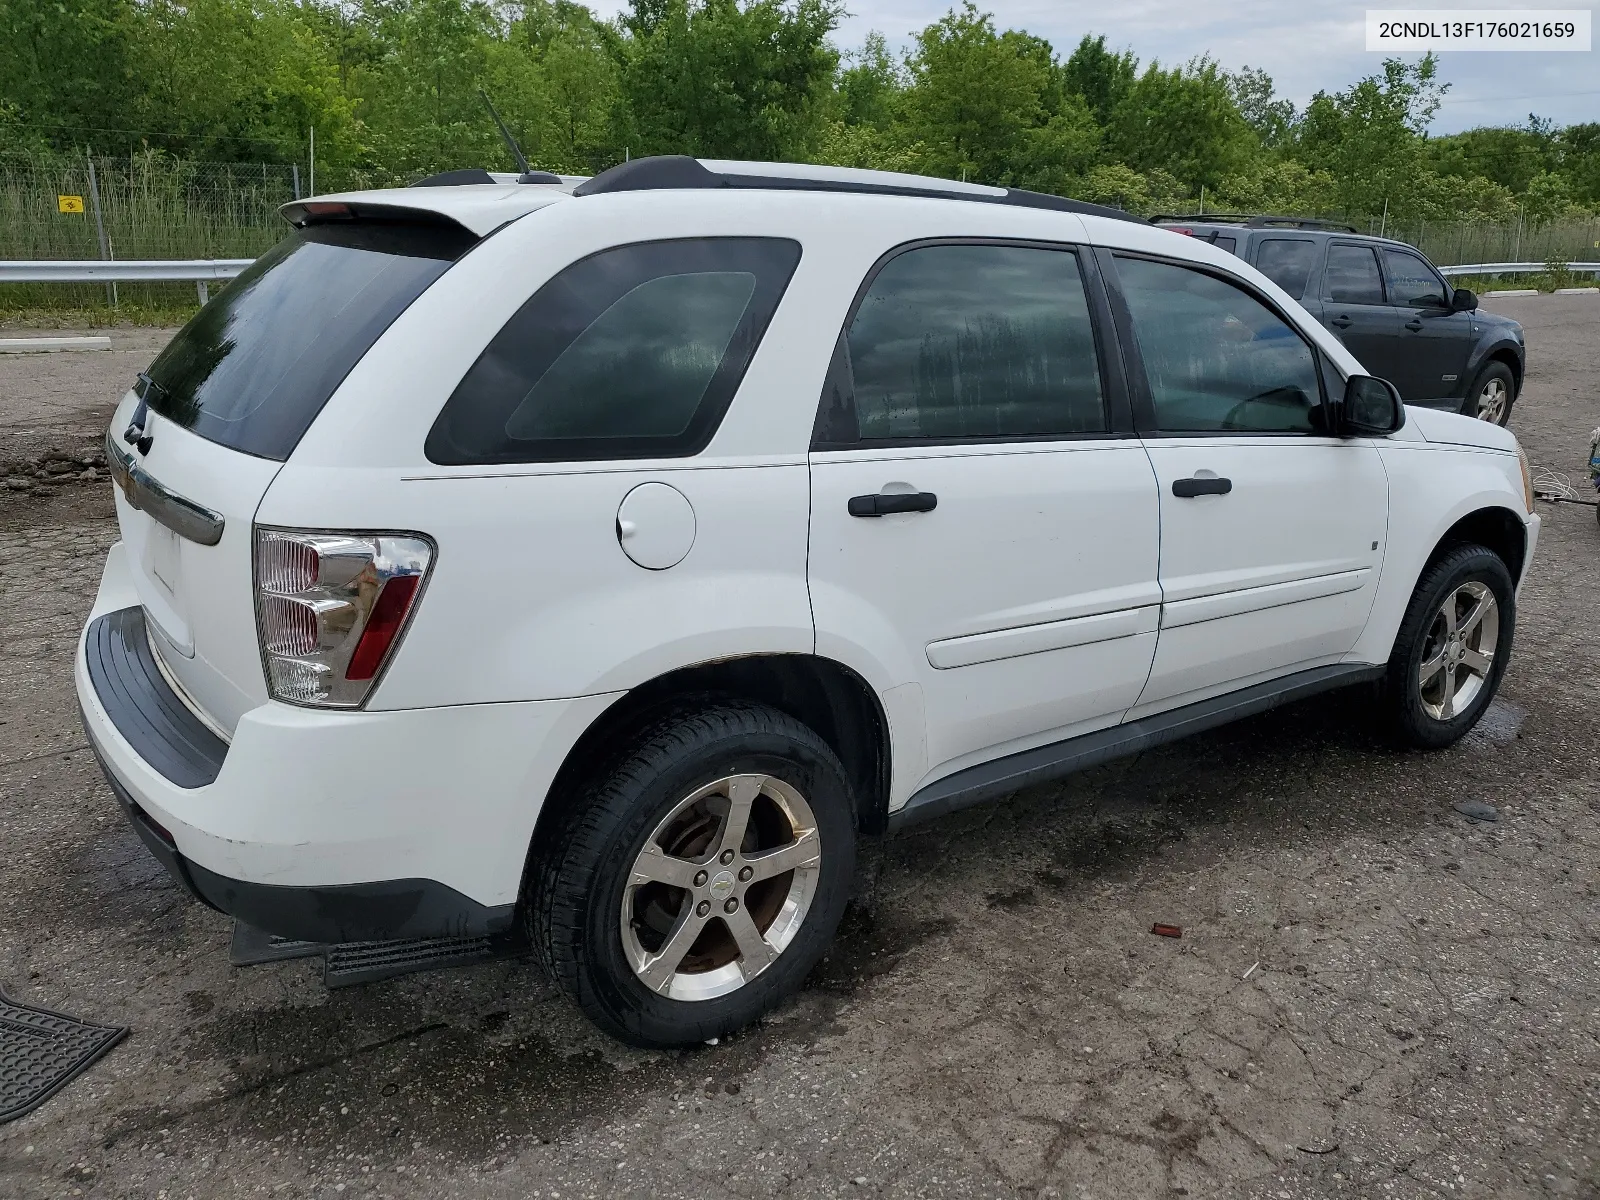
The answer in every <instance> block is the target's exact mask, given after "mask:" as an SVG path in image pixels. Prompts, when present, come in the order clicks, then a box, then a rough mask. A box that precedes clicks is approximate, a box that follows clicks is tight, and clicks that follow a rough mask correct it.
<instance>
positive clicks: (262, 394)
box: [142, 222, 475, 462]
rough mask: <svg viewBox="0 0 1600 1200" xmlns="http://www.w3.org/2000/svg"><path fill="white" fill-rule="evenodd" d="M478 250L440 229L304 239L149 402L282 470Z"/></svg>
mask: <svg viewBox="0 0 1600 1200" xmlns="http://www.w3.org/2000/svg"><path fill="white" fill-rule="evenodd" d="M474 241H475V239H474V238H473V236H472V235H471V234H469V233H468V232H467V231H466V230H464V229H460V228H458V227H455V226H440V225H423V224H407V223H392V222H384V223H359V222H356V223H348V224H338V225H313V226H310V227H308V228H306V229H302V230H298V231H296V232H295V233H294V234H292V235H291V236H289V237H287V238H285V239H284V240H283V241H281V242H279V243H278V244H277V245H276V246H274V247H273V248H272V249H271V250H269V251H268V252H267V253H266V254H264V255H262V256H261V257H260V258H258V259H257V260H256V261H255V262H254V263H252V264H251V265H250V268H249V269H248V270H247V271H245V272H244V274H242V275H240V276H239V277H238V278H237V279H236V280H234V281H233V283H231V284H230V285H229V286H228V287H227V288H226V289H225V290H224V291H223V293H222V294H221V295H220V296H218V297H217V298H216V299H215V300H213V301H212V302H211V303H210V304H207V305H206V306H205V307H204V308H202V309H201V310H200V312H199V314H198V315H197V316H196V317H195V318H194V319H193V320H192V321H190V322H189V323H188V324H187V325H185V326H184V327H183V328H182V329H181V330H179V332H178V335H177V336H176V337H175V338H173V339H172V341H171V342H170V343H168V345H167V348H166V349H165V350H163V351H162V352H161V355H160V357H158V358H157V359H156V361H155V362H154V363H153V364H152V365H151V367H150V370H149V371H148V372H147V373H146V376H145V379H144V382H143V383H142V387H143V392H144V398H145V400H146V401H147V402H148V403H149V405H150V407H151V408H153V409H154V410H155V411H156V412H158V413H160V414H161V415H162V416H164V417H166V418H167V419H168V420H170V421H174V422H176V423H177V424H179V425H182V426H184V427H185V428H187V429H191V430H193V431H194V432H195V433H197V434H199V435H200V436H201V437H203V438H206V439H207V440H209V441H213V442H218V443H220V444H221V445H224V446H228V447H231V448H232V449H235V450H241V451H243V452H244V453H246V454H253V455H255V456H257V457H259V458H270V459H276V460H278V461H280V462H281V461H283V460H284V459H286V458H288V457H289V454H290V453H291V452H292V451H293V450H294V448H295V445H296V444H297V443H298V442H299V441H300V438H301V436H302V435H303V434H304V433H305V431H306V430H307V429H308V428H310V426H311V422H312V421H313V420H315V419H316V416H317V414H318V413H319V412H321V411H322V406H323V405H324V404H326V403H327V401H328V397H329V396H331V395H333V392H334V389H336V388H337V387H338V386H339V384H340V383H341V382H342V381H343V379H344V377H345V376H346V375H347V374H349V372H350V369H351V368H352V367H354V366H355V365H356V363H357V362H358V361H360V359H361V356H362V355H363V354H365V353H366V352H367V351H368V350H369V349H370V348H371V346H372V344H373V342H375V341H377V340H378V337H379V335H380V334H382V333H383V331H384V330H385V329H387V328H388V327H389V325H390V323H391V322H393V321H394V319H395V318H396V317H398V316H399V315H400V314H401V313H402V312H404V311H405V310H406V308H407V307H408V306H409V305H410V304H411V302H412V301H413V300H415V299H416V298H417V297H418V296H420V295H421V294H422V293H423V291H424V290H426V288H427V287H428V285H429V284H431V283H432V282H433V281H434V280H435V279H437V278H439V276H440V275H442V274H444V272H445V271H446V270H447V269H448V268H449V266H450V264H451V263H452V262H454V261H455V259H456V258H458V257H459V256H460V255H461V254H462V253H464V252H465V251H466V250H467V248H468V247H470V246H471V245H472V244H473V242H474Z"/></svg>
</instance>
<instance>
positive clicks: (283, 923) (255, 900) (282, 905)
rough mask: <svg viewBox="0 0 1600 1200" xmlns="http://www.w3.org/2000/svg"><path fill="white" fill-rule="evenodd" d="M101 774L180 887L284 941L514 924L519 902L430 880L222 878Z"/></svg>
mask: <svg viewBox="0 0 1600 1200" xmlns="http://www.w3.org/2000/svg"><path fill="white" fill-rule="evenodd" d="M90 745H91V747H94V751H95V757H96V758H99V757H100V750H99V747H97V746H94V740H93V739H92V738H91V739H90ZM100 769H101V770H102V771H103V772H104V773H105V777H106V782H107V783H109V784H110V785H111V790H112V791H113V792H114V793H115V794H116V797H117V803H119V804H120V805H121V806H122V811H123V812H124V813H126V814H127V817H128V820H129V822H130V823H131V824H132V825H133V828H134V830H135V832H137V833H138V835H139V840H140V841H142V842H144V844H145V846H146V847H147V848H148V849H149V851H150V853H151V854H152V855H154V856H155V859H156V861H157V862H159V863H160V864H161V865H162V866H163V867H165V868H166V871H167V874H169V875H171V876H172V878H173V879H174V880H175V881H176V882H177V884H178V886H179V887H181V888H183V890H184V891H186V892H188V893H189V894H190V895H191V896H193V897H194V898H195V899H196V900H199V901H200V902H201V903H203V904H207V905H209V906H210V907H212V908H214V909H216V910H217V911H219V912H224V913H227V914H228V915H229V916H233V917H237V918H238V919H239V920H241V921H243V922H244V923H245V924H246V925H253V926H255V927H256V928H257V929H261V930H265V931H266V932H267V933H275V934H277V935H278V936H279V937H284V938H293V939H295V940H298V941H306V942H322V943H328V944H332V943H343V942H381V941H391V940H395V939H399V938H429V937H475V936H478V935H481V934H491V933H503V932H505V931H507V930H509V929H510V928H511V926H512V918H513V915H514V914H515V912H516V906H515V905H513V904H503V905H493V906H491V905H484V904H479V903H478V902H477V901H476V900H473V899H471V898H470V897H467V896H463V895H462V894H461V893H460V892H458V891H456V890H455V889H454V888H452V887H448V886H446V885H445V884H442V883H439V882H437V881H436V880H432V879H388V880H383V881H381V882H378V883H347V884H330V885H328V886H325V887H285V886H281V885H277V884H270V883H247V882H245V881H244V880H240V879H229V878H228V877H227V876H225V875H218V874H217V873H216V872H215V871H209V870H207V869H206V868H205V867H202V866H201V865H200V864H199V863H197V862H194V861H192V860H191V859H187V858H185V857H184V856H183V855H182V854H180V853H179V852H178V847H177V845H176V843H174V842H173V840H172V838H171V835H169V834H168V833H167V831H166V830H164V829H162V828H161V827H160V826H159V825H157V824H156V822H155V821H154V820H152V819H151V817H150V815H149V814H148V813H146V812H145V811H144V809H142V808H140V807H139V804H138V802H137V801H136V800H134V798H133V796H132V795H131V794H130V793H129V792H128V789H127V788H126V787H124V786H123V784H122V781H121V780H119V779H118V778H117V777H116V776H115V775H114V774H112V773H111V770H110V768H109V767H107V766H106V763H105V760H104V759H103V758H101V759H100Z"/></svg>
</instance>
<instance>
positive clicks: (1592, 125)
mask: <svg viewBox="0 0 1600 1200" xmlns="http://www.w3.org/2000/svg"><path fill="white" fill-rule="evenodd" d="M1558 144H1559V146H1560V150H1561V171H1562V174H1564V175H1565V176H1566V177H1567V178H1568V179H1569V180H1571V181H1572V195H1573V198H1574V199H1576V200H1578V201H1579V202H1581V203H1587V204H1592V205H1597V206H1600V123H1596V122H1592V121H1591V122H1589V123H1588V124H1584V125H1568V126H1567V127H1566V128H1565V129H1563V130H1562V131H1561V136H1560V138H1559V143H1558Z"/></svg>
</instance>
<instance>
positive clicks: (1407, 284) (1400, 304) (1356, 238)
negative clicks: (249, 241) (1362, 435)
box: [1155, 215, 1524, 425]
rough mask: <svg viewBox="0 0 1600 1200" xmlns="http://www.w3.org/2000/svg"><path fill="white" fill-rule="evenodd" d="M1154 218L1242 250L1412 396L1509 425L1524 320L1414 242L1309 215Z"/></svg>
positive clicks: (1412, 400) (1413, 400)
mask: <svg viewBox="0 0 1600 1200" xmlns="http://www.w3.org/2000/svg"><path fill="white" fill-rule="evenodd" d="M1155 222H1156V223H1157V224H1158V225H1162V226H1164V227H1165V228H1168V229H1171V230H1172V231H1173V232H1174V233H1186V234H1189V235H1190V236H1191V237H1196V238H1199V239H1201V240H1202V241H1207V242H1210V243H1211V244H1212V245H1214V246H1216V247H1217V248H1219V249H1222V250H1227V251H1229V252H1230V253H1232V254H1237V255H1238V256H1239V257H1240V258H1242V259H1244V260H1245V261H1246V262H1247V263H1250V264H1251V265H1252V266H1254V267H1255V268H1256V269H1257V270H1258V271H1260V272H1261V273H1262V274H1263V275H1265V276H1266V277H1267V278H1268V279H1271V280H1272V281H1273V282H1274V283H1276V284H1277V285H1278V286H1279V287H1281V288H1282V289H1283V290H1284V291H1286V292H1288V293H1289V295H1291V296H1293V297H1294V298H1295V299H1296V300H1298V301H1300V303H1301V304H1302V305H1304V306H1305V308H1306V309H1307V311H1309V312H1310V313H1311V315H1312V316H1314V317H1316V318H1317V319H1318V320H1319V321H1321V322H1322V323H1323V324H1324V325H1326V326H1327V327H1328V328H1329V329H1331V330H1332V331H1333V332H1334V334H1335V335H1337V336H1338V338H1339V339H1340V340H1341V341H1343V342H1344V344H1345V345H1346V346H1348V347H1350V352H1351V353H1352V354H1354V355H1355V356H1356V357H1357V358H1358V359H1360V360H1361V365H1362V366H1364V367H1366V369H1367V370H1368V371H1370V372H1371V373H1372V374H1374V375H1377V376H1380V377H1381V378H1384V379H1387V380H1388V381H1389V382H1390V383H1392V384H1394V385H1395V387H1397V388H1399V389H1400V395H1401V396H1402V397H1403V398H1404V399H1405V401H1406V403H1408V404H1426V405H1429V406H1431V407H1434V408H1448V409H1450V410H1452V411H1454V412H1462V413H1466V414H1467V415H1468V416H1475V417H1479V418H1481V419H1483V420H1485V421H1492V422H1494V423H1495V424H1496V425H1504V424H1505V423H1506V421H1507V420H1509V419H1510V416H1511V405H1512V404H1513V403H1514V402H1515V400H1516V398H1517V393H1518V392H1519V391H1521V389H1522V375H1523V360H1524V347H1523V340H1522V326H1521V325H1519V324H1517V322H1515V321H1513V320H1511V319H1509V318H1507V317H1499V316H1495V315H1494V314H1492V313H1485V312H1480V311H1479V310H1478V298H1477V296H1475V295H1473V294H1472V292H1470V291H1468V290H1467V289H1466V288H1457V287H1452V286H1451V285H1450V283H1449V281H1448V280H1446V279H1445V277H1444V276H1443V275H1441V274H1439V272H1438V270H1437V269H1435V267H1434V266H1433V264H1432V263H1430V262H1429V261H1428V260H1427V259H1426V258H1424V257H1423V256H1422V253H1421V252H1420V251H1419V250H1417V249H1416V248H1415V247H1413V246H1408V245H1406V244H1405V243H1404V242H1396V241H1392V240H1390V239H1388V238H1378V237H1369V236H1367V235H1365V234H1362V233H1358V232H1357V231H1356V229H1355V227H1354V226H1350V225H1340V224H1336V223H1334V222H1331V221H1321V220H1314V219H1310V218H1303V217H1243V216H1221V215H1207V216H1203V217H1200V216H1192V217H1181V216H1170V217H1156V218H1155Z"/></svg>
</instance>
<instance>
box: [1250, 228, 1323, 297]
mask: <svg viewBox="0 0 1600 1200" xmlns="http://www.w3.org/2000/svg"><path fill="white" fill-rule="evenodd" d="M1316 260H1317V244H1316V243H1315V242H1313V241H1310V240H1308V239H1306V238H1266V239H1264V240H1263V241H1262V243H1261V248H1260V249H1259V250H1257V251H1256V270H1258V271H1260V272H1261V273H1262V274H1263V275H1265V276H1266V277H1267V278H1268V279H1270V280H1272V282H1273V283H1275V284H1277V285H1278V286H1279V287H1281V288H1282V289H1283V290H1284V291H1286V292H1288V293H1289V295H1291V296H1293V297H1294V298H1295V299H1296V300H1298V299H1300V297H1301V296H1304V295H1305V293H1306V281H1307V280H1308V279H1310V278H1311V266H1312V264H1313V263H1315V262H1316Z"/></svg>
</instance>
